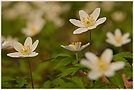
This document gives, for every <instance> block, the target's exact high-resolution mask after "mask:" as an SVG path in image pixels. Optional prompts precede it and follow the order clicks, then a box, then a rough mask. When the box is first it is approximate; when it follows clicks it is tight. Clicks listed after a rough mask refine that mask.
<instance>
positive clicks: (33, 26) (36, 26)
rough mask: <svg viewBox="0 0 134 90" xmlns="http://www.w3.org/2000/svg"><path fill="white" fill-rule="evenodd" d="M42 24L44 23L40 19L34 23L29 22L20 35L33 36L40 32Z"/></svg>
mask: <svg viewBox="0 0 134 90" xmlns="http://www.w3.org/2000/svg"><path fill="white" fill-rule="evenodd" d="M44 24H45V21H44V20H43V19H41V18H40V19H39V18H38V20H35V21H30V22H28V23H27V27H26V28H23V29H22V33H24V34H25V35H26V36H30V37H32V36H35V35H36V34H38V33H39V32H40V31H41V30H42V28H43V26H44Z"/></svg>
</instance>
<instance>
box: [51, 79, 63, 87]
mask: <svg viewBox="0 0 134 90" xmlns="http://www.w3.org/2000/svg"><path fill="white" fill-rule="evenodd" d="M52 83H53V84H55V85H57V86H58V85H62V84H64V83H65V82H64V80H63V79H61V78H56V79H54V80H53V81H52Z"/></svg>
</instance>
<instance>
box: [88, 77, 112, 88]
mask: <svg viewBox="0 0 134 90" xmlns="http://www.w3.org/2000/svg"><path fill="white" fill-rule="evenodd" d="M89 88H94V89H99V88H103V89H104V88H105V89H106V88H111V86H110V85H109V84H107V83H105V82H102V81H101V80H100V79H98V80H96V81H95V82H94V83H93V82H91V83H90V84H89Z"/></svg>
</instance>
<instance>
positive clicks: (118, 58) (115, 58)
mask: <svg viewBox="0 0 134 90" xmlns="http://www.w3.org/2000/svg"><path fill="white" fill-rule="evenodd" d="M113 60H114V61H123V62H124V63H125V64H126V66H128V67H131V65H130V64H129V62H127V60H126V59H124V58H123V57H121V56H118V55H114V56H113Z"/></svg>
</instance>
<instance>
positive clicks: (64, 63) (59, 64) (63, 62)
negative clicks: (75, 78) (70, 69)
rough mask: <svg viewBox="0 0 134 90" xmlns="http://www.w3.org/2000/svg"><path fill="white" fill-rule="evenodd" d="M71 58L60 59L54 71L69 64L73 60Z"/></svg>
mask: <svg viewBox="0 0 134 90" xmlns="http://www.w3.org/2000/svg"><path fill="white" fill-rule="evenodd" d="M73 59H74V58H73V57H67V58H64V59H62V60H61V61H60V62H59V63H58V64H57V65H56V66H55V68H54V69H56V68H58V67H61V66H66V65H67V64H69V63H71V61H72V60H73Z"/></svg>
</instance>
